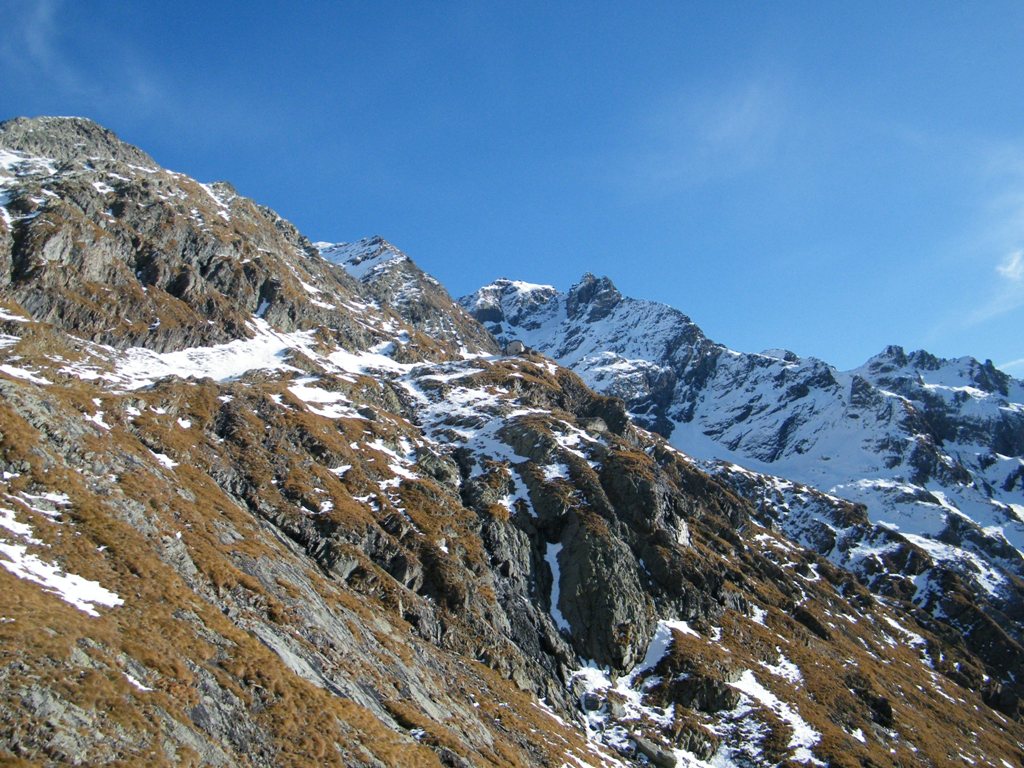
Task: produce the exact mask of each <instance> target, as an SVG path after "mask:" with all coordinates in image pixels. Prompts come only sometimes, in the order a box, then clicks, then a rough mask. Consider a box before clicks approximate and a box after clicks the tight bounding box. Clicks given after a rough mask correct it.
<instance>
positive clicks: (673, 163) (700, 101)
mask: <svg viewBox="0 0 1024 768" xmlns="http://www.w3.org/2000/svg"><path fill="white" fill-rule="evenodd" d="M787 101H788V99H787V93H786V88H785V86H784V84H783V83H782V82H781V81H780V80H778V79H773V78H770V77H767V76H764V75H757V76H754V77H750V78H747V79H739V80H737V81H735V82H732V83H730V84H728V85H726V86H721V87H711V86H710V85H709V86H708V87H707V88H706V89H705V90H702V91H699V92H694V91H689V90H688V91H687V92H685V93H682V94H676V95H674V96H673V97H672V98H670V99H666V100H665V101H664V102H663V103H661V104H659V105H656V106H654V107H653V108H652V109H651V112H650V114H649V115H647V117H646V119H645V120H642V121H640V124H641V131H642V135H640V136H638V137H637V139H636V140H637V142H638V144H640V145H641V146H642V147H643V148H642V149H641V150H639V151H637V152H636V153H635V154H634V158H633V167H632V176H633V181H634V183H635V184H636V185H638V186H639V187H641V188H645V189H649V190H651V191H659V190H660V191H664V190H666V189H672V188H676V187H679V186H692V185H697V184H702V183H705V182H708V181H713V180H718V179H728V178H733V177H735V176H739V175H742V174H744V173H746V172H748V171H752V170H754V169H756V168H758V167H760V166H762V165H763V164H765V163H767V162H768V161H770V160H771V159H772V158H773V157H774V155H775V150H776V148H777V145H778V142H779V138H780V136H781V135H782V132H783V128H784V126H785V123H786V112H787V108H786V105H787Z"/></svg>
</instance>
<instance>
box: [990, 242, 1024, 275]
mask: <svg viewBox="0 0 1024 768" xmlns="http://www.w3.org/2000/svg"><path fill="white" fill-rule="evenodd" d="M996 272H998V273H999V274H1000V275H1002V276H1003V277H1005V278H1006V279H1007V280H1008V281H1010V282H1011V283H1019V282H1021V281H1022V280H1024V251H1019V250H1018V251H1014V252H1013V253H1011V254H1010V255H1009V256H1007V257H1006V258H1005V259H1003V262H1002V263H1001V264H1000V265H999V266H997V267H996Z"/></svg>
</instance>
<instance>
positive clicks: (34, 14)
mask: <svg viewBox="0 0 1024 768" xmlns="http://www.w3.org/2000/svg"><path fill="white" fill-rule="evenodd" d="M70 15H71V14H70V9H69V5H68V4H67V3H66V2H65V0H36V2H29V3H16V4H10V5H8V6H6V7H5V10H4V14H3V16H4V18H3V23H2V25H0V67H2V68H3V70H4V72H5V74H6V75H7V76H8V77H9V78H11V79H14V78H20V79H22V80H23V81H26V82H31V83H33V84H34V86H35V87H36V88H37V89H38V92H39V93H40V94H41V95H42V97H43V101H44V104H45V105H47V106H48V105H49V104H50V103H52V102H56V103H58V104H60V103H66V104H68V105H75V107H78V106H79V105H82V104H87V105H88V106H89V108H90V111H91V110H94V109H102V108H103V107H105V106H110V105H116V106H118V107H120V106H122V105H124V104H125V103H129V104H131V105H133V106H134V107H136V108H143V109H152V108H157V109H159V108H161V107H162V106H164V104H165V101H166V94H165V93H163V91H164V90H165V89H162V88H160V87H159V86H158V81H157V80H156V79H155V78H154V77H153V76H152V71H151V69H150V68H149V67H148V66H147V65H146V64H145V62H144V61H143V60H142V58H141V57H140V56H139V55H138V54H136V53H135V52H134V50H133V47H132V45H131V41H130V40H129V39H127V37H126V34H125V32H126V30H124V29H121V28H110V29H104V30H102V31H99V30H94V31H93V34H94V36H95V35H102V36H104V39H102V40H100V41H99V43H100V44H102V46H103V48H104V49H105V51H107V53H106V55H105V63H106V64H108V65H110V64H111V62H113V64H115V65H117V66H107V67H106V68H105V69H103V70H98V69H97V67H96V66H95V62H93V61H91V60H90V59H89V58H88V57H87V56H80V57H79V58H78V59H76V58H75V55H74V50H75V48H74V46H72V45H71V44H70V43H71V41H73V40H74V39H75V35H76V34H80V32H77V31H76V30H75V29H74V28H72V27H71V26H70V23H69V18H70ZM112 71H113V72H117V73H119V74H118V75H117V76H116V77H111V76H110V74H109V73H110V72H112ZM4 117H10V115H4Z"/></svg>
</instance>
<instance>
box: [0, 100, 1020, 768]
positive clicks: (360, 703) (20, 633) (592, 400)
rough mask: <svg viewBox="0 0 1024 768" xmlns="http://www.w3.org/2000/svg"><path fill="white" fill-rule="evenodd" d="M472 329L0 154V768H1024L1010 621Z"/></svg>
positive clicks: (854, 513) (118, 159)
mask: <svg viewBox="0 0 1024 768" xmlns="http://www.w3.org/2000/svg"><path fill="white" fill-rule="evenodd" d="M601 295H602V294H601V292H600V291H594V292H593V294H592V295H586V296H583V295H581V296H580V297H579V302H578V304H577V305H575V306H576V309H575V310H574V311H576V312H577V314H581V313H584V314H586V316H587V317H589V318H590V319H591V320H593V321H595V322H596V321H599V320H601V319H602V318H603V317H607V316H608V312H610V311H611V310H612V309H613V308H614V305H615V302H610V303H609V302H602V299H601ZM602 313H604V314H602ZM481 320H482V321H483V322H482V323H481V322H478V320H477V319H474V318H473V317H471V315H470V313H468V312H467V311H466V310H464V309H463V308H462V307H460V306H458V305H457V304H455V303H454V302H452V301H451V298H450V297H449V296H448V295H447V293H446V292H445V291H444V288H443V287H442V286H440V285H439V284H438V283H437V282H436V281H435V280H433V278H430V277H429V276H428V275H426V274H424V273H423V272H422V271H421V270H419V268H418V267H416V266H415V264H414V263H413V262H412V261H411V260H409V259H408V257H407V256H405V255H404V254H402V253H401V252H400V251H398V250H397V249H396V248H395V247H394V246H392V245H390V244H389V243H387V242H386V241H384V240H382V239H380V238H369V239H367V240H365V241H359V242H357V243H350V244H344V245H331V244H323V243H319V244H316V245H314V244H313V243H311V242H310V241H309V240H308V239H307V238H306V237H305V236H303V235H302V234H301V233H300V232H298V231H297V230H296V229H295V227H293V226H292V225H291V224H289V223H288V222H286V221H284V220H283V219H281V218H280V217H279V216H277V215H276V214H275V213H274V212H272V211H270V210H269V209H267V208H264V207H262V206H259V205H258V204H256V203H254V202H252V201H250V200H247V199H245V198H243V197H241V196H239V195H238V194H237V193H235V192H234V190H232V188H231V187H230V185H227V184H224V183H216V184H200V183H199V182H196V181H195V180H192V179H190V178H188V177H186V176H183V175H181V174H177V173H173V172H171V171H168V170H166V169H163V168H161V167H159V166H158V165H157V164H156V162H155V161H154V160H152V159H151V158H149V157H148V156H147V155H146V154H145V153H144V152H142V151H141V150H139V149H136V148H134V147H130V146H128V145H126V144H124V143H122V142H121V141H119V140H118V139H117V138H116V137H115V136H113V134H111V133H110V132H109V131H106V130H105V129H103V128H101V127H100V126H97V125H96V124H94V123H92V122H90V121H87V120H83V119H77V118H35V119H21V118H19V119H16V120H12V121H8V122H6V123H3V124H0V588H2V589H3V592H4V594H5V596H6V597H5V600H4V602H3V606H2V608H0V614H2V615H0V654H2V656H3V664H2V665H0V670H2V671H0V701H2V702H3V705H2V706H0V759H2V760H3V761H4V762H6V763H9V764H12V765H89V766H98V765H111V766H113V765H193V766H200V765H203V766H206V765H214V766H218V765H219V766H234V765H240V766H308V765H337V766H417V765H423V766H439V765H440V766H459V767H462V766H534V765H536V766H563V765H570V766H583V765H593V766H605V765H608V766H613V765H626V766H632V765H657V766H733V765H734V766H777V765H830V766H851V767H852V766H889V765H893V766H895V765H901V766H910V765H920V766H942V765H961V764H964V763H967V764H975V765H996V766H1020V765H1024V750H1022V748H1021V746H1020V745H1021V743H1022V741H1024V726H1022V724H1021V721H1020V708H1019V705H1018V699H1017V696H1018V692H1019V689H1018V687H1017V681H1018V677H1019V672H1020V669H1021V659H1020V646H1019V645H1017V640H1016V639H1015V638H1016V637H1017V634H1015V633H1018V634H1019V621H1018V619H1017V618H1016V617H1015V616H1010V615H1009V614H1004V615H1006V616H1008V619H1007V621H1008V622H1009V623H1008V624H1007V625H1006V627H1003V628H1001V627H1000V625H999V623H998V621H996V619H995V618H993V616H994V615H995V614H994V613H993V611H995V610H997V608H998V609H999V610H1003V609H1004V608H1006V606H1007V605H1009V604H1008V603H1005V602H998V601H997V600H996V598H994V597H993V599H992V600H990V601H989V602H988V603H986V602H984V601H983V600H982V599H981V597H980V596H979V594H978V592H977V590H976V589H974V588H973V587H972V586H971V584H970V583H969V582H957V581H956V579H959V578H960V576H958V574H957V572H956V570H955V569H953V568H947V569H945V570H943V571H941V572H940V571H936V570H934V569H933V570H932V571H928V570H927V568H926V566H927V563H925V562H924V560H923V559H921V558H923V557H924V555H922V554H921V547H920V546H919V545H916V546H905V541H904V540H903V539H899V540H897V538H896V535H895V534H893V536H894V538H893V540H892V542H889V543H893V545H894V546H902V547H904V549H902V550H899V552H898V553H897V552H896V551H895V550H890V549H885V548H882V549H880V550H879V551H880V552H881V554H879V555H878V557H877V558H876V559H875V560H871V562H872V563H875V564H876V565H875V568H876V570H875V572H874V573H872V572H871V570H870V569H869V568H866V567H859V566H858V567H852V566H850V564H849V563H847V562H844V561H841V560H840V559H837V558H836V557H835V556H834V552H833V548H829V547H826V546H825V545H824V544H822V543H821V541H820V534H821V530H819V531H818V534H817V535H818V536H819V537H818V538H815V535H812V534H811V533H807V532H806V531H805V532H804V534H801V533H800V532H799V531H797V530H796V529H795V528H792V529H791V527H787V525H788V524H787V523H786V519H788V518H787V517H786V516H785V515H783V514H782V512H780V510H781V509H782V508H783V507H785V506H787V505H788V506H789V507H790V508H792V509H797V508H798V505H797V501H796V499H797V497H799V498H800V500H801V503H804V504H806V505H811V504H812V503H821V504H823V505H824V507H827V510H828V514H829V515H833V516H834V517H833V518H830V519H832V523H830V525H833V526H834V527H837V528H838V526H837V525H836V523H837V521H839V520H842V521H843V522H844V524H845V525H846V527H847V528H848V529H851V530H852V529H856V530H858V531H862V532H863V531H870V532H873V533H872V534H871V535H873V536H877V537H883V536H884V535H885V531H884V529H882V528H879V526H877V525H876V524H875V523H872V522H871V521H870V520H869V519H868V517H867V514H866V513H865V508H864V507H862V506H857V505H855V504H851V503H849V502H843V501H841V500H839V499H836V498H834V497H831V496H828V495H827V494H824V493H822V492H821V491H818V490H815V489H813V488H806V489H805V488H804V487H803V486H800V487H797V486H787V487H783V486H778V485H776V486H772V489H773V493H775V494H777V496H774V495H773V501H774V502H777V503H775V505H774V506H772V507H771V508H770V509H769V508H768V507H767V506H766V504H765V503H762V501H760V500H759V499H762V500H763V499H765V498H767V495H768V490H766V488H767V486H765V485H764V483H765V482H766V480H765V477H766V475H764V474H761V473H757V472H750V471H745V472H746V474H744V471H743V470H742V468H739V467H736V468H734V469H732V473H733V474H732V475H730V474H729V473H723V472H722V471H719V470H717V469H715V468H714V467H711V466H710V465H708V464H705V463H704V462H701V461H698V460H696V459H695V458H693V457H692V456H690V455H688V454H687V453H686V452H684V451H683V450H680V448H681V447H680V446H679V445H674V444H673V442H671V441H670V440H668V439H666V437H665V436H664V435H663V434H659V430H658V429H657V427H658V424H656V423H651V422H649V421H644V420H643V419H638V418H636V416H637V414H636V413H631V410H632V411H635V409H634V408H633V403H632V402H628V401H624V400H623V399H622V398H621V396H620V393H617V392H613V393H609V392H601V391H595V389H601V387H596V388H592V387H591V386H590V385H591V384H593V382H592V381H590V380H589V379H588V377H587V375H586V373H585V372H584V373H583V375H582V376H581V374H580V373H578V372H575V371H574V370H572V368H571V367H565V366H563V365H560V364H559V363H558V362H556V361H555V360H552V359H551V358H550V357H545V356H544V355H542V354H539V353H538V351H537V350H536V349H535V350H534V351H529V350H527V351H524V352H523V353H521V354H517V355H506V354H502V349H503V347H502V342H503V341H504V339H502V338H497V339H496V338H495V337H494V336H493V335H492V334H491V333H490V331H489V330H488V329H487V318H481ZM531 346H535V345H532V344H531ZM553 357H556V358H557V357H558V356H557V355H553ZM1013 386H1016V385H1015V384H1014V385H1013ZM652 427H655V429H653V430H652V429H651V428H652ZM1014 429H1016V427H1014V426H1011V427H1010V436H1009V437H1008V438H1007V439H1010V440H1011V442H1012V439H1014V438H1013V434H1014V432H1013V430H1014ZM649 430H650V431H649ZM730 466H731V465H730ZM709 470H710V471H709ZM752 488H754V489H755V490H751V489H752ZM826 490H827V489H826ZM824 507H823V508H824ZM821 514H822V515H824V514H825V513H824V512H822V513H821ZM793 517H796V515H795V513H794V514H793ZM803 519H804V521H805V523H806V521H807V520H809V519H810V518H809V517H807V516H805V517H804V518H803ZM806 524H807V525H809V523H806ZM964 530H965V531H968V533H965V535H964V537H963V540H965V541H970V540H972V538H971V536H972V534H970V533H969V531H970V530H973V529H970V528H969V526H965V528H964ZM805 534H806V535H805ZM864 540H865V541H866V540H868V539H864ZM857 546H860V544H859V543H858V544H857ZM958 546H959V545H958ZM988 546H989V544H987V543H984V542H983V543H979V544H978V545H977V547H978V551H984V552H988V550H987V549H986V547H988ZM968 549H969V548H968ZM1011 550H1012V551H1011ZM969 551H974V550H973V549H969ZM897 554H898V557H897ZM986 556H987V555H986ZM1015 557H1019V553H1017V551H1016V549H1015V548H1013V547H1011V548H1010V550H1006V552H1005V560H1006V563H1007V564H1006V565H1005V566H1000V567H1001V568H1002V570H1001V571H1000V573H1005V574H1007V575H1006V578H1007V579H1010V580H1011V581H1012V580H1013V579H1017V581H1013V584H1014V588H1015V589H1019V577H1018V576H1017V575H1016V572H1015V571H1014V569H1013V566H1012V563H1013V562H1015V560H1014V558H1015ZM979 558H981V555H979ZM915 559H921V561H920V562H921V563H922V566H921V570H919V571H917V573H918V574H920V573H932V575H933V576H934V578H935V579H936V580H935V581H934V582H930V583H931V584H933V585H934V586H933V588H934V589H935V590H936V596H935V600H936V601H937V602H938V603H939V604H940V605H942V606H943V608H942V613H940V612H937V611H936V610H934V609H933V606H932V605H931V604H928V603H926V602H922V601H921V600H919V599H917V595H916V594H911V592H910V591H909V590H907V589H900V588H897V587H896V586H892V585H899V584H901V583H903V582H904V581H906V578H907V576H906V574H908V573H913V568H912V565H911V563H912V561H915V562H916V560H915ZM859 562H860V561H859V560H858V563H859ZM985 562H989V561H988V560H986V561H985ZM940 577H941V578H943V579H946V580H947V581H946V582H942V581H939V580H938V579H939V578H940ZM883 581H888V582H889V583H890V587H891V588H885V589H883V588H880V587H879V584H880V583H881V582H883ZM965 584H966V586H965ZM954 610H956V611H960V613H959V614H958V615H959V616H961V617H967V616H975V617H979V618H978V619H977V621H978V622H979V623H978V624H977V629H976V631H971V632H968V631H965V626H966V624H965V625H960V624H958V623H957V622H956V621H951V620H950V618H951V617H953V611H954ZM984 622H987V623H984ZM1013 622H1017V623H1016V624H1013ZM982 624H984V629H985V632H987V634H984V633H983V632H982V631H981V627H982ZM972 626H974V625H972ZM1014 627H1016V628H1015V629H1014Z"/></svg>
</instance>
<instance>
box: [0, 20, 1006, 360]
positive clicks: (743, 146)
mask: <svg viewBox="0 0 1024 768" xmlns="http://www.w3.org/2000/svg"><path fill="white" fill-rule="evenodd" d="M0 17H2V18H3V24H2V26H0V67H2V70H0V71H2V72H3V81H4V83H3V87H2V88H0V117H2V118H6V117H11V116H15V115H22V114H29V115H34V114H74V115H84V116H88V117H91V118H93V119H95V120H97V121H99V122H101V123H103V124H104V125H106V126H107V127H109V128H111V129H113V130H114V131H115V132H117V133H118V134H119V135H120V136H121V137H122V138H124V139H126V140H128V141H131V142H132V143H135V144H138V145H140V146H141V147H143V148H144V149H146V150H147V151H148V152H150V154H152V155H153V156H154V157H155V158H156V159H157V160H158V161H159V162H160V163H162V164H163V165H166V166H167V167H169V168H172V169H174V170H179V171H183V172H186V173H189V174H191V175H193V176H196V177H197V178H199V179H201V180H204V181H211V180H216V179H227V180H229V181H231V182H232V183H234V184H235V186H236V187H237V188H238V189H239V190H240V191H241V192H242V193H244V194H246V195H249V196H251V197H253V198H255V199H256V200H258V201H259V202H262V203H264V204H267V205H270V206H271V207H273V208H275V209H276V210H277V211H279V212H280V213H281V214H282V215H283V216H285V217H286V218H289V219H291V220H292V221H294V222H295V223H296V224H297V225H298V226H299V227H300V229H301V230H302V231H303V232H305V233H306V234H307V235H308V236H310V237H311V238H312V239H314V240H352V239H357V238H359V237H362V236H364V235H369V234H382V235H384V236H385V237H387V238H388V239H389V240H391V241H392V242H394V243H395V244H396V245H398V246H399V247H401V248H403V249H404V250H406V251H407V252H408V253H409V254H410V255H411V256H412V257H413V258H414V259H416V260H417V262H418V263H419V264H420V265H421V266H422V267H423V268H424V269H426V270H427V271H429V272H431V273H432V274H434V275H436V276H437V277H438V278H439V279H440V280H442V281H443V282H444V283H445V284H446V286H448V288H449V290H450V291H451V292H452V293H453V294H455V295H461V294H464V293H467V292H469V291H471V290H473V289H474V288H476V287H478V286H479V285H481V284H483V283H486V282H489V281H490V280H492V279H494V278H495V277H498V276H509V277H515V278H518V279H523V280H528V281H532V282H543V283H551V284H554V285H556V286H558V287H560V288H567V287H569V286H570V285H571V284H572V283H573V282H575V281H576V280H577V279H578V278H579V277H580V275H581V274H582V273H583V272H585V271H592V272H595V273H597V274H607V275H608V276H610V277H611V278H612V279H613V280H614V281H615V282H616V284H617V285H618V286H619V287H620V289H622V291H623V292H624V293H627V294H629V295H633V296H637V297H641V298H649V299H655V300H659V301H663V302H666V303H668V304H672V305H673V306H676V307H678V308H680V309H682V310H683V311H684V312H686V313H688V314H689V315H690V316H691V317H692V318H693V319H694V320H696V321H697V322H698V323H699V324H700V325H701V326H702V327H703V328H704V329H705V331H706V332H707V333H708V334H709V335H710V336H711V337H712V338H714V339H716V340H718V341H722V342H723V343H726V344H728V345H730V346H732V347H733V348H736V349H741V350H744V351H758V350H760V349H764V348H767V347H787V348H789V349H793V350H794V351H796V352H798V353H800V354H803V355H815V356H818V357H821V358H823V359H825V360H828V361H829V362H832V363H834V364H836V365H837V366H839V367H840V368H849V367H853V366H856V365H859V364H860V363H862V362H863V361H864V360H865V359H866V358H868V357H869V356H870V355H872V354H874V353H876V352H878V351H880V350H881V349H882V347H884V346H885V345H886V344H889V343H897V344H902V345H903V346H905V347H907V348H908V349H916V348H926V349H929V350H931V351H933V352H935V353H937V354H940V355H944V356H959V355H965V354H971V355H974V356H976V357H979V358H982V359H984V358H991V359H992V360H993V361H994V362H995V363H997V364H999V365H1002V366H1003V367H1004V368H1005V369H1006V370H1008V371H1010V372H1012V373H1014V374H1016V375H1018V376H1021V375H1024V332H1022V329H1024V255H1022V249H1024V89H1022V88H1021V87H1020V66H1021V61H1024V5H1021V4H1020V3H1012V2H1006V3H1001V2H982V3H971V4H968V3H943V2H920V3H900V2H885V3H871V2H858V3H838V2H836V3H825V2H807V3H802V2H772V3H757V2H743V3H728V2H713V3H712V2H706V3H678V2H672V3H642V2H637V3H616V4H613V3H604V2H586V3H582V2H581V3H551V2H544V3H540V2H538V3H531V2H517V3H487V2H465V3H458V2H457V3H439V2H438V3H412V2H403V3H393V4H392V3H386V2H372V3H371V2H366V3H341V2H323V3H316V2H308V3H304V4H284V3H258V2H250V3H231V4H213V3H194V2H183V1H179V2H175V3H132V2H119V3H116V2H94V1H92V0H76V1H75V2H59V1H58V0H52V1H51V2H28V1H26V0H20V1H19V2H12V1H11V0H0Z"/></svg>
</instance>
